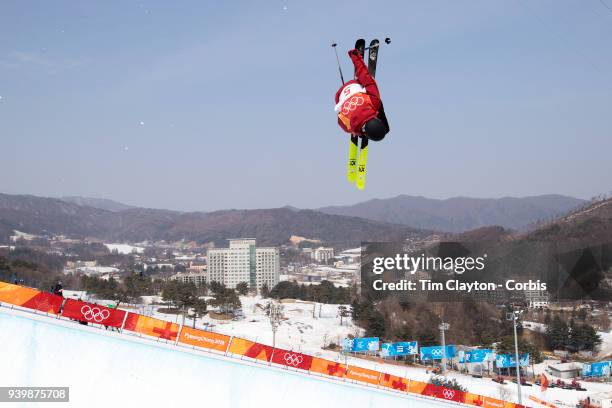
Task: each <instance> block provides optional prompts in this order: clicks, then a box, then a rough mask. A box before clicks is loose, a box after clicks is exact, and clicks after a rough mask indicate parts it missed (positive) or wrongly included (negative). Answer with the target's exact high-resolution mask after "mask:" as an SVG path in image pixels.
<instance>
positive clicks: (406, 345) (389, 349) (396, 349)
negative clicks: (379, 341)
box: [380, 341, 419, 357]
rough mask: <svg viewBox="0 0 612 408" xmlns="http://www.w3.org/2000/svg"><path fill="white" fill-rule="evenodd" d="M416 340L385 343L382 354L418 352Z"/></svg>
mask: <svg viewBox="0 0 612 408" xmlns="http://www.w3.org/2000/svg"><path fill="white" fill-rule="evenodd" d="M418 349H419V346H418V343H417V342H416V341H401V342H398V343H383V345H382V348H381V349H380V355H381V356H383V357H395V356H408V355H413V354H418V352H419V351H418Z"/></svg>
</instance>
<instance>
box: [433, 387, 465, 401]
mask: <svg viewBox="0 0 612 408" xmlns="http://www.w3.org/2000/svg"><path fill="white" fill-rule="evenodd" d="M435 396H436V397H437V398H441V399H444V400H447V401H454V402H465V392H463V391H459V390H454V389H452V388H446V387H440V386H436V394H435Z"/></svg>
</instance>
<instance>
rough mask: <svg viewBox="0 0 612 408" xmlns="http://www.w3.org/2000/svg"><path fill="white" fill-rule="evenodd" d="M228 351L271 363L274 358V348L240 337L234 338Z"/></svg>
mask: <svg viewBox="0 0 612 408" xmlns="http://www.w3.org/2000/svg"><path fill="white" fill-rule="evenodd" d="M228 351H229V352H230V353H232V354H238V355H241V356H245V357H249V358H254V359H256V360H261V361H270V358H271V357H272V347H270V346H266V345H265V344H261V343H255V342H254V341H250V340H245V339H241V338H239V337H234V338H232V342H231V343H230V347H229V350H228Z"/></svg>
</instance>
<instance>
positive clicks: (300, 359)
mask: <svg viewBox="0 0 612 408" xmlns="http://www.w3.org/2000/svg"><path fill="white" fill-rule="evenodd" d="M272 362H273V363H276V364H281V365H284V366H287V367H292V368H299V369H302V370H310V365H311V364H312V356H309V355H308V354H302V353H298V352H295V351H290V350H283V349H278V348H275V349H274V353H273V354H272Z"/></svg>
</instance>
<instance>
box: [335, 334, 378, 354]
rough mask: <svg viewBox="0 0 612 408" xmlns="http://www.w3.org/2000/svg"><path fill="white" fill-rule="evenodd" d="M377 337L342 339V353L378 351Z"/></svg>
mask: <svg viewBox="0 0 612 408" xmlns="http://www.w3.org/2000/svg"><path fill="white" fill-rule="evenodd" d="M378 344H379V340H378V337H360V338H356V339H344V340H343V341H342V351H351V352H355V353H359V352H364V351H378Z"/></svg>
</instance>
